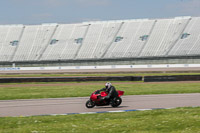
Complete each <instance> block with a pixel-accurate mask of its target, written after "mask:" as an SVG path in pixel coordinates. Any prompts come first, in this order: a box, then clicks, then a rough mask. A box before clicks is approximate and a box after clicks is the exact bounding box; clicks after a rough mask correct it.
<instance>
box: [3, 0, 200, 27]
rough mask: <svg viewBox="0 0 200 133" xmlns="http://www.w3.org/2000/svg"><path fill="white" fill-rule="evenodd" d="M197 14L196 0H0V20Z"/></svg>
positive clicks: (20, 21)
mask: <svg viewBox="0 0 200 133" xmlns="http://www.w3.org/2000/svg"><path fill="white" fill-rule="evenodd" d="M178 16H200V0H0V24H30V25H31V24H42V23H79V22H86V21H106V20H123V19H143V18H149V19H154V18H173V17H178Z"/></svg>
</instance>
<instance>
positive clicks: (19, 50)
mask: <svg viewBox="0 0 200 133" xmlns="http://www.w3.org/2000/svg"><path fill="white" fill-rule="evenodd" d="M199 27H200V17H176V18H168V19H135V20H116V21H97V22H83V23H77V24H42V25H0V62H24V61H25V62H27V61H59V60H88V59H121V58H122V59H123V58H146V57H148V58H149V57H150V58H151V57H172V56H173V57H174V56H195V55H200V28H199Z"/></svg>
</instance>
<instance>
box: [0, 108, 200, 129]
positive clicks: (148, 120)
mask: <svg viewBox="0 0 200 133" xmlns="http://www.w3.org/2000/svg"><path fill="white" fill-rule="evenodd" d="M199 112H200V107H196V108H177V109H170V110H153V111H136V112H125V113H103V114H85V115H68V116H34V117H3V118H0V123H1V124H0V132H1V133H13V132H15V133H45V132H51V133H61V132H63V133H72V132H75V133H161V132H170V133H184V132H186V133H199V132H200V126H199V125H200V114H199Z"/></svg>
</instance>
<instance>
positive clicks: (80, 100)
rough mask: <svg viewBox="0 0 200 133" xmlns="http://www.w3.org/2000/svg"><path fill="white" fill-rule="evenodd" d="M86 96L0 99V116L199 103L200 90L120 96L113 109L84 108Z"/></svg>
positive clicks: (185, 105) (108, 109) (186, 105)
mask: <svg viewBox="0 0 200 133" xmlns="http://www.w3.org/2000/svg"><path fill="white" fill-rule="evenodd" d="M88 99H89V97H77V98H55V99H30V100H2V101H0V117H6V116H35V115H36V116H37V115H51V114H66V113H85V112H105V111H118V110H134V109H152V108H176V107H197V106H200V102H199V101H200V93H193V94H161V95H131V96H122V99H123V102H122V104H121V105H120V106H119V107H117V108H112V107H111V106H99V107H94V108H92V109H88V108H86V107H85V102H86V101H87V100H88Z"/></svg>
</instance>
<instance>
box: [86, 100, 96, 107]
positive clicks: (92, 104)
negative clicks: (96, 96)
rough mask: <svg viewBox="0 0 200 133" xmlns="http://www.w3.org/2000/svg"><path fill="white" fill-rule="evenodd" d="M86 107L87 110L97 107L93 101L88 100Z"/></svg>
mask: <svg viewBox="0 0 200 133" xmlns="http://www.w3.org/2000/svg"><path fill="white" fill-rule="evenodd" d="M85 106H86V107H87V108H93V107H94V106H95V104H94V102H93V101H91V100H88V101H87V102H86V104H85Z"/></svg>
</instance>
